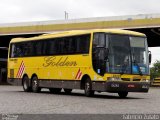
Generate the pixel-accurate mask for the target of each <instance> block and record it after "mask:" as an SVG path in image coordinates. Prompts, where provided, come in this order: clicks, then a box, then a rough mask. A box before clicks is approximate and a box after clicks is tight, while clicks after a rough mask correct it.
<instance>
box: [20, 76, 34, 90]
mask: <svg viewBox="0 0 160 120" xmlns="http://www.w3.org/2000/svg"><path fill="white" fill-rule="evenodd" d="M22 86H23V90H24V91H25V92H31V91H32V89H31V87H30V86H29V78H28V76H24V77H23V79H22Z"/></svg>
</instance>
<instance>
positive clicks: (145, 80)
mask: <svg viewBox="0 0 160 120" xmlns="http://www.w3.org/2000/svg"><path fill="white" fill-rule="evenodd" d="M142 81H143V82H150V80H148V79H143V80H142Z"/></svg>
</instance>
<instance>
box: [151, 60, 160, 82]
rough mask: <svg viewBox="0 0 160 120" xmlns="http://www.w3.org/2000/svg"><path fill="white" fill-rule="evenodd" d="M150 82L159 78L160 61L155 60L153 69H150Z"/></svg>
mask: <svg viewBox="0 0 160 120" xmlns="http://www.w3.org/2000/svg"><path fill="white" fill-rule="evenodd" d="M150 73H151V80H153V79H154V78H157V77H160V60H156V62H155V63H154V64H153V67H151V68H150Z"/></svg>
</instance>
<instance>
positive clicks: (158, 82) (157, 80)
mask: <svg viewBox="0 0 160 120" xmlns="http://www.w3.org/2000/svg"><path fill="white" fill-rule="evenodd" d="M151 85H152V86H160V77H157V78H154V79H153V81H152V84H151Z"/></svg>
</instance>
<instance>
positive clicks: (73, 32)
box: [11, 29, 145, 43]
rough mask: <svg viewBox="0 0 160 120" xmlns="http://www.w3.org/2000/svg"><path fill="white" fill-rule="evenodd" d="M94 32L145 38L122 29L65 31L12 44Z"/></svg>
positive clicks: (137, 33) (21, 39) (15, 40)
mask: <svg viewBox="0 0 160 120" xmlns="http://www.w3.org/2000/svg"><path fill="white" fill-rule="evenodd" d="M94 32H105V33H113V34H126V35H135V36H143V37H145V34H142V33H139V32H133V31H129V30H120V29H92V30H71V31H63V32H55V33H48V34H43V35H39V36H36V37H30V38H13V39H12V40H11V43H12V42H21V41H32V40H40V39H47V38H48V39H49V38H56V37H65V36H73V35H81V34H89V33H94Z"/></svg>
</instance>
